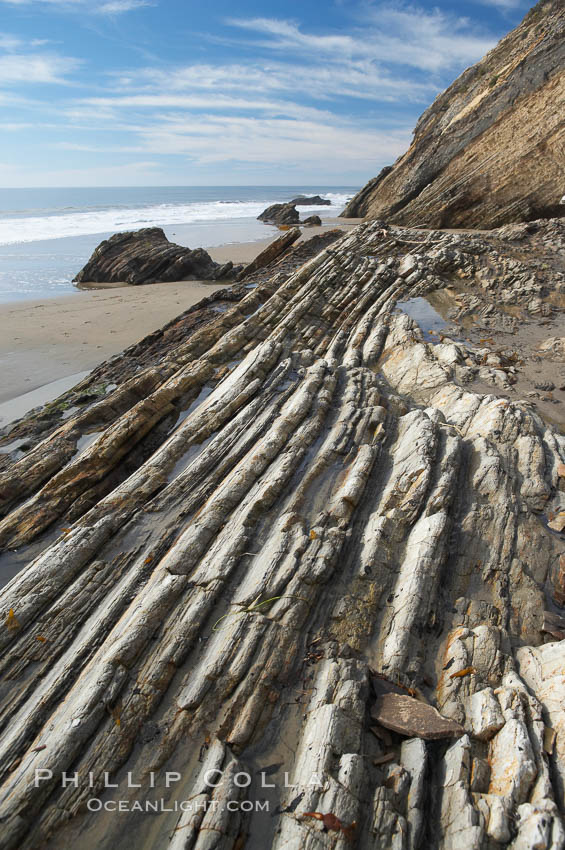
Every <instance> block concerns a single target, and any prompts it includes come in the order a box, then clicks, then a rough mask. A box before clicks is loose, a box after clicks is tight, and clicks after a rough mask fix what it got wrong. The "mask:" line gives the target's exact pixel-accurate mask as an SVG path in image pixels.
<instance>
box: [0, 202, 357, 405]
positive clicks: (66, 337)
mask: <svg viewBox="0 0 565 850" xmlns="http://www.w3.org/2000/svg"><path fill="white" fill-rule="evenodd" d="M353 224H354V222H351V221H347V222H342V221H341V219H335V220H327V221H326V222H325V223H324V225H322V227H312V228H308V229H305V230H304V232H303V235H302V237H301V239H309V238H310V237H312V236H315V235H316V234H317V233H321V232H323V231H324V230H328V229H331V228H332V227H336V226H339V227H341V228H344V229H345V228H348V227H352V226H353ZM275 238H276V237H275ZM272 241H273V237H270V238H268V239H265V240H261V241H258V242H245V243H239V244H229V245H221V246H219V247H216V248H210V249H209V253H210V255H211V256H212V258H213V259H214V260H216V262H220V263H223V262H226V261H227V260H232V261H233V262H234V263H236V264H238V263H248V262H250V261H251V260H253V259H254V258H255V257H256V256H257V254H259V253H260V251H262V250H263V249H264V248H265V247H266V246H267V245H268V244H269V243H270V242H272ZM224 286H226V283H225V282H220V283H210V282H200V281H180V282H178V283H161V284H148V285H144V286H116V285H115V284H112V285H111V286H110V287H108V288H98V289H92V290H88V291H85V290H82V291H77V293H76V294H72V295H66V296H62V297H55V298H42V299H40V300H29V301H16V302H8V303H4V304H0V368H1V375H2V379H1V381H0V403H2V402H6V401H9V400H11V399H15V398H16V397H18V396H21V395H23V394H24V393H28V392H30V391H32V390H35V389H36V388H38V387H43V386H44V385H46V384H50V383H51V382H54V381H59V380H61V379H63V378H66V377H67V376H75V375H77V373H83V372H86V371H89V370H90V369H93V368H94V367H95V366H96V365H98V363H100V362H102V361H103V360H105V359H107V358H108V357H111V356H113V355H114V354H117V353H118V352H120V351H122V350H123V349H124V348H126V347H127V346H128V345H131V344H132V343H134V342H137V341H138V340H140V339H142V338H143V337H144V336H146V335H147V334H149V333H151V332H152V331H154V330H156V329H157V328H160V327H161V326H162V325H164V324H165V323H166V322H168V321H170V320H171V319H173V318H174V317H175V316H177V315H178V314H179V313H182V312H183V311H184V310H186V309H188V308H189V307H191V306H192V305H193V304H196V303H197V302H198V301H200V299H201V298H204V297H205V296H207V295H210V294H211V293H212V292H214V291H215V290H217V289H221V288H223V287H224ZM77 380H78V379H77ZM72 383H74V381H73V380H72V379H71V384H72ZM55 389H56V390H57V389H59V388H58V387H56V388H55ZM59 391H60V392H62V391H63V390H62V389H60V390H59ZM55 395H57V392H55ZM51 397H54V396H53V395H51ZM23 401H24V406H25V400H23ZM36 403H42V402H36Z"/></svg>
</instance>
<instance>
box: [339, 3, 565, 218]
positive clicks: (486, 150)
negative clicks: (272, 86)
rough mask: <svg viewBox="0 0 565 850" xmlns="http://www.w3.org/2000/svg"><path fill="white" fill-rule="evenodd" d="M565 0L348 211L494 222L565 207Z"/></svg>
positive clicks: (436, 105)
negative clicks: (561, 200)
mask: <svg viewBox="0 0 565 850" xmlns="http://www.w3.org/2000/svg"><path fill="white" fill-rule="evenodd" d="M564 115H565V3H564V2H563V0H542V1H541V2H540V3H538V4H537V5H536V6H535V7H534V8H533V9H532V10H531V11H530V12H529V13H528V14H527V15H526V17H525V19H524V20H523V22H522V23H521V24H520V26H518V27H517V28H516V29H515V30H514V31H513V32H511V33H510V34H509V35H507V36H506V37H505V38H503V39H502V41H500V42H499V44H498V45H497V46H496V47H495V48H494V50H491V51H490V53H488V54H487V55H486V56H485V57H484V58H483V59H482V60H481V61H480V62H478V63H477V64H476V65H473V67H471V68H468V69H467V70H466V71H464V72H463V74H461V76H460V77H459V78H458V79H457V80H456V81H455V82H454V83H453V85H451V86H450V87H449V88H448V89H447V90H446V91H445V92H444V93H443V94H441V95H440V96H439V97H438V98H436V100H435V101H434V102H433V104H432V105H431V106H430V107H429V109H427V110H426V111H425V112H424V114H423V115H422V117H421V118H420V120H419V121H418V124H417V126H416V129H415V132H414V141H413V142H412V144H411V146H410V148H409V150H408V151H407V152H406V153H405V154H404V156H402V157H400V159H399V160H397V162H396V163H395V164H394V166H393V167H392V168H386V169H383V171H382V172H381V173H380V175H379V176H378V177H377V178H374V179H373V180H372V181H370V183H369V184H367V186H365V187H364V188H363V189H362V190H361V191H360V192H359V193H358V194H357V195H356V196H355V197H354V198H353V200H352V201H350V203H349V204H348V206H347V208H346V210H345V212H344V213H343V215H344V216H345V217H351V218H355V217H364V216H366V217H369V218H383V219H385V220H386V221H388V222H390V223H394V224H401V225H408V226H425V227H472V228H491V227H498V226H500V225H502V224H506V223H509V222H518V221H528V220H531V219H536V218H540V217H551V216H561V215H565V205H561V204H560V199H561V197H562V196H563V194H564V193H565V183H564V180H565V173H564V166H565V121H564Z"/></svg>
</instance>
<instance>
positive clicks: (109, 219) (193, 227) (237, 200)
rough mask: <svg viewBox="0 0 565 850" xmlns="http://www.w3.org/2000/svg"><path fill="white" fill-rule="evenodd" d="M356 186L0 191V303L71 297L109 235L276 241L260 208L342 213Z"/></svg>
mask: <svg viewBox="0 0 565 850" xmlns="http://www.w3.org/2000/svg"><path fill="white" fill-rule="evenodd" d="M358 188H359V187H356V186H319V185H317V186H229V187H221V186H176V187H155V186H153V187H141V186H140V187H133V188H104V187H97V188H88V189H0V301H2V302H6V301H17V300H21V299H26V298H27V299H29V298H45V297H51V296H56V295H68V294H70V293H72V292H77V291H78V290H77V289H76V287H74V286H73V283H72V280H73V277H74V276H75V275H76V274H77V272H78V271H80V269H81V268H82V266H83V265H84V264H85V263H86V261H87V260H88V258H89V257H90V255H91V254H92V252H93V250H94V249H95V248H96V246H97V245H98V244H99V243H100V242H101V241H102V240H103V239H106V238H107V237H108V236H111V235H112V234H113V233H117V232H118V231H124V230H138V229H139V228H141V227H154V226H160V227H162V228H163V229H164V231H165V233H166V235H167V237H168V238H169V239H170V240H171V241H173V242H177V243H178V244H179V245H186V246H188V247H190V248H200V247H202V248H211V247H213V246H217V245H225V244H229V243H233V242H254V241H257V240H260V239H265V238H268V237H269V236H274V235H276V234H277V232H278V231H277V228H275V227H273V226H271V225H266V224H264V223H263V222H260V221H257V216H258V215H259V213H260V212H262V211H263V210H264V209H265V207H267V206H269V205H270V204H274V203H282V202H284V201H289V200H291V199H292V198H294V197H296V196H297V195H317V194H319V195H321V196H322V197H325V198H328V199H329V200H331V202H332V203H331V207H328V206H325V207H319V206H299V207H298V210H299V212H300V213H301V217H302V218H303V217H304V216H305V215H311V214H313V213H314V212H317V213H318V214H320V215H321V216H324V217H326V216H327V217H334V216H337V215H339V213H340V212H342V210H343V208H344V206H345V204H346V202H347V200H348V199H349V198H350V197H352V196H353V195H354V194H355V192H356V191H357V189H358Z"/></svg>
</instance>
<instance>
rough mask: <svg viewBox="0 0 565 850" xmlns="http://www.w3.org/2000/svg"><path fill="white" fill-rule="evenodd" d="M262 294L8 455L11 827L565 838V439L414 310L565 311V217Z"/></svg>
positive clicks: (296, 848)
mask: <svg viewBox="0 0 565 850" xmlns="http://www.w3.org/2000/svg"><path fill="white" fill-rule="evenodd" d="M294 250H298V249H294ZM240 287H241V288H242V294H241V295H240V296H239V300H238V301H237V303H234V304H233V306H231V307H230V306H228V303H227V302H225V303H224V304H223V306H222V309H220V310H218V311H217V313H216V315H215V317H214V318H210V317H208V318H207V320H206V321H205V322H203V323H202V324H200V325H193V326H192V327H190V328H189V326H187V325H184V328H185V332H184V334H183V335H182V336H181V338H180V339H178V340H177V341H176V342H175V344H169V345H167V347H165V348H162V349H161V350H160V354H159V356H155V357H154V359H153V360H149V362H146V364H145V366H144V367H143V368H137V369H132V370H131V371H130V372H129V373H127V372H126V373H124V380H122V381H120V382H116V383H117V384H118V385H117V386H115V387H114V388H113V389H111V391H109V392H107V393H106V394H105V395H104V397H103V398H101V399H100V400H99V401H98V402H96V403H93V404H91V405H90V406H89V407H88V408H87V409H86V410H85V411H84V412H80V411H79V412H78V413H76V414H74V415H70V416H68V417H67V418H66V419H64V421H62V423H61V425H60V426H59V427H58V428H56V429H55V430H52V431H51V432H50V433H48V434H47V435H45V436H44V438H43V439H42V440H40V441H39V442H37V443H35V444H34V445H32V446H31V447H30V448H29V449H28V450H27V451H26V453H25V454H24V455H23V456H21V457H20V458H19V459H16V458H15V459H14V461H13V462H12V463H10V464H9V465H8V466H7V468H6V469H5V470H4V472H3V475H2V480H1V482H0V493H1V498H2V510H3V516H4V518H3V520H2V522H1V523H0V545H1V546H2V547H3V549H4V550H5V554H4V556H3V563H2V562H1V561H0V568H2V569H3V568H4V566H9V565H10V563H11V559H14V558H16V559H20V563H21V559H23V560H24V564H22V567H23V568H22V569H21V572H20V573H19V574H18V575H16V576H15V577H14V578H13V579H12V580H11V581H10V582H9V584H7V586H6V587H4V589H3V591H2V592H1V594H0V615H1V617H2V622H3V628H2V629H1V630H0V643H1V644H2V650H3V651H2V656H1V660H0V670H1V673H0V675H1V677H2V690H1V692H0V698H1V715H0V717H1V722H2V737H1V739H0V752H1V758H0V765H1V768H0V769H1V772H2V786H1V788H0V818H1V822H0V846H1V847H2V848H4V850H11V848H24V850H26V848H36V847H42V848H43V847H45V848H60V847H64V846H67V845H68V846H72V847H75V846H76V847H79V846H80V848H81V850H83V848H86V850H88V848H90V847H92V848H94V847H97V848H104V849H105V848H108V850H109V848H116V847H119V848H122V847H129V846H132V847H133V846H135V847H136V848H154V847H159V848H168V850H180V849H181V848H182V850H188V848H197V849H198V850H204V848H211V847H217V848H229V850H240V848H242V847H247V848H263V850H264V848H269V847H270V848H277V850H282V848H285V850H303V848H311V850H314V848H317V849H318V848H319V849H320V850H321V848H346V847H348V846H354V847H359V848H362V850H369V848H382V850H388V848H401V850H409V848H410V850H412V848H445V850H447V848H461V850H472V848H477V850H478V848H488V850H491V848H497V847H507V846H511V847H512V848H514V850H522V848H523V850H525V848H532V847H536V848H547V850H549V848H552V850H559V848H563V846H564V843H565V831H564V827H563V821H562V812H563V808H564V805H565V798H564V793H565V792H564V787H565V728H564V727H565V724H564V722H563V713H562V710H561V706H562V704H563V700H564V699H565V684H564V680H563V669H564V665H565V642H564V641H563V640H562V639H561V636H563V635H565V617H564V616H563V609H562V607H561V605H562V604H563V601H564V599H565V596H564V594H565V566H564V565H565V540H564V537H563V534H561V533H559V532H557V531H553V530H552V528H551V527H549V525H548V524H549V523H552V525H553V524H554V523H555V520H556V519H558V518H559V517H561V516H563V514H564V513H565V487H564V481H565V478H564V476H565V465H564V461H565V438H564V437H563V436H562V435H561V434H560V433H559V432H558V431H557V430H556V429H554V428H553V427H551V426H549V425H548V424H547V423H546V422H545V421H544V420H543V419H542V418H541V417H540V416H539V415H538V414H537V413H536V411H535V408H534V407H533V405H532V404H531V403H527V402H525V401H521V400H519V399H516V400H509V399H508V398H506V397H503V393H504V392H505V391H506V390H505V387H508V386H509V385H510V383H511V380H512V378H513V376H514V373H515V372H516V369H517V368H519V359H512V358H510V357H502V356H501V357H500V358H498V360H495V361H490V362H489V361H488V357H487V356H486V355H485V353H484V350H482V349H481V348H480V347H476V346H474V345H472V344H470V343H468V342H467V341H466V340H465V338H464V335H463V334H458V335H455V334H454V335H453V337H448V336H446V335H441V336H438V337H436V338H435V339H436V341H435V342H434V341H432V337H431V336H430V334H429V333H427V332H426V331H423V330H421V329H420V328H419V327H418V325H417V324H416V323H415V322H414V320H413V319H412V318H410V316H409V315H407V313H406V309H407V306H406V305H410V304H413V303H414V300H415V299H420V300H421V299H423V298H424V296H425V297H428V298H431V297H432V296H434V297H440V296H441V297H445V298H450V299H451V301H452V303H453V309H454V311H455V312H464V311H465V309H467V308H471V301H469V300H468V299H474V301H473V302H472V309H473V310H474V311H475V312H477V313H480V312H482V311H484V312H485V313H488V315H490V317H491V318H492V317H493V315H494V314H496V315H500V316H501V317H502V316H507V317H508V320H509V321H513V320H516V321H521V318H520V317H521V316H522V314H523V315H524V317H525V319H524V321H526V319H527V317H528V316H536V315H537V316H542V317H547V320H548V321H550V320H555V321H560V322H561V326H562V312H561V310H562V306H563V296H564V295H565V222H560V221H558V220H553V221H549V222H544V223H538V224H536V225H535V226H532V227H529V228H528V227H527V226H518V227H508V228H503V229H501V230H499V231H494V232H492V233H488V234H481V235H473V236H470V235H464V234H463V235H458V234H453V233H450V234H447V233H442V232H438V231H431V232H426V231H421V230H418V231H414V230H412V231H410V230H404V229H399V228H392V227H387V226H385V225H383V224H382V223H381V222H372V223H367V224H364V225H361V226H360V227H357V228H355V229H354V230H352V231H350V232H349V233H348V234H346V235H345V236H343V237H342V238H340V239H339V240H338V241H334V242H333V244H331V245H328V244H326V245H325V247H323V250H321V251H320V252H319V253H317V254H316V255H315V256H314V257H312V258H311V259H308V260H307V261H306V262H305V263H304V264H303V265H299V266H298V267H296V268H294V269H292V268H288V267H287V268H283V267H282V266H281V267H280V268H279V271H278V272H277V271H276V270H275V271H274V273H272V274H271V275H270V276H266V277H262V278H257V279H255V281H254V282H248V283H246V284H245V285H243V284H240ZM243 290H245V294H243ZM407 299H408V300H407ZM226 307H227V309H225V308H226ZM536 311H537V312H536ZM544 320H546V319H544ZM559 336H560V337H561V336H565V334H564V333H561V334H559ZM170 339H175V338H174V337H171V338H170ZM554 353H555V356H556V357H559V356H560V355H559V352H557V350H555V352H554ZM118 362H119V361H118ZM107 368H108V369H111V368H112V361H110V362H109V364H108V366H107ZM477 381H480V383H481V386H486V387H487V388H488V389H487V390H486V391H485V390H484V389H482V390H481V391H479V390H478V389H477V386H476V382H477ZM5 439H6V440H9V439H12V435H9V436H8V437H7V438H5ZM13 550H17V552H14V551H13ZM391 695H392V697H391ZM394 706H397V711H395V712H394V717H391V711H392V707H394ZM386 724H388V725H386ZM391 727H392V728H391ZM38 770H41V771H44V772H43V773H41V774H39V776H40V777H41V781H39V782H37V781H36V777H37V775H38V774H37V773H36V771H38ZM62 771H65V772H67V775H68V776H70V777H71V781H70V782H68V783H67V784H66V785H65V786H64V787H62V783H61V772H62ZM210 772H211V773H210ZM75 774H76V782H75V781H73V780H74V779H75ZM128 774H129V782H128ZM285 774H286V777H285ZM242 775H243V776H244V777H245V776H248V777H249V783H250V784H248V785H247V784H246V780H245V778H244V779H243V781H242V779H241V776H242ZM210 777H213V779H212V780H211V781H212V782H213V784H210V781H207V779H208V780H209V779H210ZM108 783H113V784H115V785H117V786H118V787H117V788H115V787H112V788H106V790H104V785H108ZM137 784H139V785H141V786H142V787H141V788H138V787H134V785H137ZM89 786H91V787H89ZM167 786H168V787H167ZM265 786H268V787H265ZM92 798H96V799H100V801H102V803H103V802H111V801H112V800H117V799H120V800H122V801H125V802H126V805H129V806H130V807H133V808H130V809H129V810H128V811H124V812H121V813H119V814H112V813H108V812H105V811H104V810H102V811H98V812H97V811H92V810H89V807H88V801H89V800H91V799H92ZM155 799H156V800H160V799H164V801H165V807H166V808H165V810H164V811H163V810H162V811H161V812H160V814H159V815H158V816H156V815H152V814H145V813H144V810H143V812H140V810H139V809H138V810H136V809H135V807H134V804H137V805H138V806H142V805H145V803H146V801H148V800H149V801H153V800H155ZM257 800H266V801H267V802H268V803H270V811H269V812H264V811H263V812H262V811H256V810H255V808H254V803H253V802H252V801H257ZM182 801H192V802H193V803H195V802H197V803H198V806H196V805H194V806H192V807H189V808H185V809H184V810H181V809H180V808H178V807H177V808H176V810H175V803H180V802H182ZM228 801H229V802H230V803H231V804H232V811H229V810H227V808H226V807H225V805H224V804H226V803H227V802H228ZM243 803H249V805H250V808H249V807H247V808H246V807H245V806H243ZM233 804H235V806H236V808H235V810H233Z"/></svg>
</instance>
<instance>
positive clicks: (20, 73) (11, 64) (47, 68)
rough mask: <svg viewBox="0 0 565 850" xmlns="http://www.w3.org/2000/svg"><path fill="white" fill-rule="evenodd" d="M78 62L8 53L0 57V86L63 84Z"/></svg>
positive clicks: (39, 55)
mask: <svg viewBox="0 0 565 850" xmlns="http://www.w3.org/2000/svg"><path fill="white" fill-rule="evenodd" d="M79 65H80V62H79V60H77V59H72V58H70V57H66V56H57V55H48V54H45V55H41V54H33V53H8V54H5V55H4V56H0V85H6V84H14V83H20V84H21V83H25V84H26V85H27V84H29V83H59V84H60V83H65V82H67V76H68V74H70V73H71V72H72V71H74V70H76V68H77V67H79Z"/></svg>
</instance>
